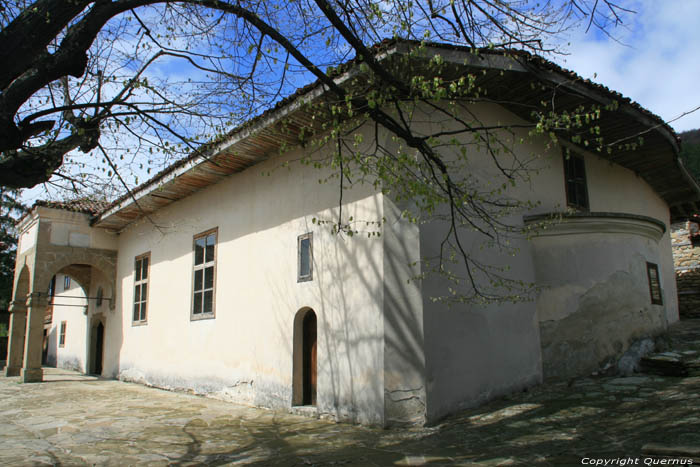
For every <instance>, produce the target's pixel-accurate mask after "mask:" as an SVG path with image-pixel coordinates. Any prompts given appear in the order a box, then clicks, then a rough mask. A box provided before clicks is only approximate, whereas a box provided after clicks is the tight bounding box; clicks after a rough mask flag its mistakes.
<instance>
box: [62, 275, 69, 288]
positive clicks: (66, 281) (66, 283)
mask: <svg viewBox="0 0 700 467" xmlns="http://www.w3.org/2000/svg"><path fill="white" fill-rule="evenodd" d="M68 289H70V276H63V290H68Z"/></svg>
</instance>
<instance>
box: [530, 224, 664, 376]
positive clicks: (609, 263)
mask: <svg viewBox="0 0 700 467" xmlns="http://www.w3.org/2000/svg"><path fill="white" fill-rule="evenodd" d="M533 242H534V245H535V264H536V267H537V278H538V282H539V284H540V285H541V286H543V287H544V289H543V290H542V292H541V294H540V295H539V297H538V299H537V307H538V314H539V320H540V332H541V336H542V362H543V372H544V377H545V378H571V377H574V376H579V375H582V374H586V373H587V372H591V371H594V370H596V369H597V368H600V367H602V366H603V365H604V364H605V363H606V362H610V361H611V360H612V359H613V358H615V357H619V356H620V355H621V354H622V352H624V351H625V350H626V349H627V348H628V347H629V345H630V344H632V342H634V340H636V339H640V338H642V337H647V336H649V335H653V334H656V333H659V332H661V331H663V330H664V329H665V328H666V326H667V322H666V314H665V312H664V305H653V304H652V303H651V299H650V292H649V283H648V278H647V270H646V263H647V261H649V262H653V263H656V264H658V263H659V246H658V243H657V241H656V240H655V239H652V238H648V237H646V236H642V235H640V234H638V233H636V232H629V233H623V232H612V233H591V232H581V233H580V234H568V235H552V236H543V237H539V238H536V239H535V240H534V241H533ZM663 279H664V278H663V277H662V278H661V285H662V289H664V285H665V283H664V280H663ZM663 298H664V303H666V295H665V294H664V297H663Z"/></svg>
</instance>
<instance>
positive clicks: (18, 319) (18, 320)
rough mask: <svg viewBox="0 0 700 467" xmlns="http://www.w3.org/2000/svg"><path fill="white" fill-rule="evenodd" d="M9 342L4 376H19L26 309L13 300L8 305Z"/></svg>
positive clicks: (23, 305) (22, 304)
mask: <svg viewBox="0 0 700 467" xmlns="http://www.w3.org/2000/svg"><path fill="white" fill-rule="evenodd" d="M9 311H10V313H11V315H10V341H9V343H8V346H7V366H6V367H5V376H19V370H20V369H21V368H22V359H23V356H24V334H25V331H26V325H27V307H26V305H25V304H24V303H22V302H18V301H16V300H13V301H12V302H11V303H10V310H9Z"/></svg>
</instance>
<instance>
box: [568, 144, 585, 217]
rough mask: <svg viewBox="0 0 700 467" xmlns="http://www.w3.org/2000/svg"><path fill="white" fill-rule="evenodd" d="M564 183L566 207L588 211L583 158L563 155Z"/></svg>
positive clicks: (574, 155)
mask: <svg viewBox="0 0 700 467" xmlns="http://www.w3.org/2000/svg"><path fill="white" fill-rule="evenodd" d="M564 181H565V182H566V204H567V206H569V207H572V208H576V209H583V210H588V188H587V186H586V165H585V163H584V160H583V157H581V156H579V155H577V154H568V155H566V154H565V155H564Z"/></svg>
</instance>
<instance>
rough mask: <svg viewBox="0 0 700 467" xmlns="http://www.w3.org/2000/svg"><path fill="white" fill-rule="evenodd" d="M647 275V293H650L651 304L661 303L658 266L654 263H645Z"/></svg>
mask: <svg viewBox="0 0 700 467" xmlns="http://www.w3.org/2000/svg"><path fill="white" fill-rule="evenodd" d="M647 277H648V278H649V294H650V295H651V303H652V305H663V304H664V302H663V299H662V297H661V281H660V280H659V266H657V265H656V264H654V263H647Z"/></svg>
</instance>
